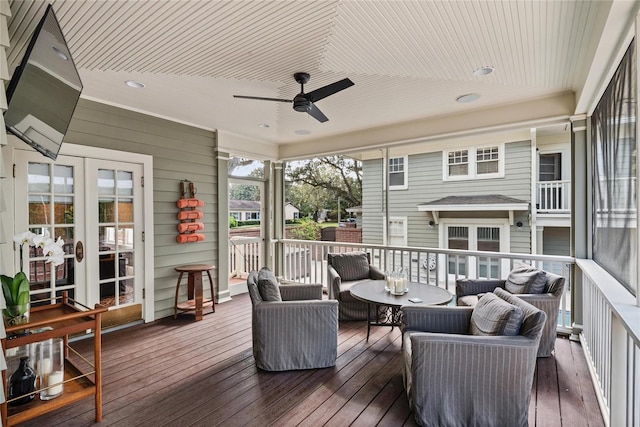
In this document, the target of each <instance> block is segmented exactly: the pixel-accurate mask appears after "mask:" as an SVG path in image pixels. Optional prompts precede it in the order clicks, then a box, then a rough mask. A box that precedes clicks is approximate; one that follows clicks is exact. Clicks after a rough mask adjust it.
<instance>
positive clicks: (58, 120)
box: [4, 5, 82, 160]
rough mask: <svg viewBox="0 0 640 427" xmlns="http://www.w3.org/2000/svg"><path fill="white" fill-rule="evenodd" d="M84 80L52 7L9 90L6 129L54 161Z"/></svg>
mask: <svg viewBox="0 0 640 427" xmlns="http://www.w3.org/2000/svg"><path fill="white" fill-rule="evenodd" d="M81 92H82V82H81V81H80V76H79V75H78V70H77V69H76V66H75V64H74V62H73V59H72V58H71V52H69V48H68V47H67V42H66V41H65V39H64V35H63V34H62V30H61V29H60V24H58V20H57V18H56V15H55V13H54V12H53V8H52V7H51V5H49V6H48V7H47V11H46V12H45V14H44V16H43V17H42V19H41V20H40V23H39V24H38V26H37V27H36V29H35V31H34V33H33V36H31V40H30V42H29V45H28V46H27V49H26V52H25V54H24V57H23V58H22V62H21V63H20V65H19V66H18V67H17V68H16V69H15V71H14V73H13V76H12V77H11V81H10V83H9V86H8V87H7V102H8V108H7V111H5V113H4V121H5V125H6V127H7V130H8V131H9V132H11V133H12V134H14V135H16V136H17V137H18V138H20V139H22V140H23V141H25V142H26V143H27V144H29V145H30V146H32V147H33V148H35V149H36V150H38V151H39V152H41V153H42V154H44V155H45V156H47V157H50V158H51V159H53V160H55V159H56V157H58V152H59V151H60V145H61V144H62V139H63V138H64V135H65V134H66V132H67V129H68V127H69V122H70V121H71V116H73V111H74V110H75V108H76V104H77V103H78V99H79V98H80V93H81Z"/></svg>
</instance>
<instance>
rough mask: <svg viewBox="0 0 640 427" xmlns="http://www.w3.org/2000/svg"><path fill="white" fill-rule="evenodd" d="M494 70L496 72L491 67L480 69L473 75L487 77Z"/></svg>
mask: <svg viewBox="0 0 640 427" xmlns="http://www.w3.org/2000/svg"><path fill="white" fill-rule="evenodd" d="M494 70H495V68H493V67H490V66H485V67H480V68H476V69H475V70H473V75H474V76H486V75H488V74H491V73H493V71H494Z"/></svg>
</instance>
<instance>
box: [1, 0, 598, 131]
mask: <svg viewBox="0 0 640 427" xmlns="http://www.w3.org/2000/svg"><path fill="white" fill-rule="evenodd" d="M46 4H47V3H45V2H41V1H18V0H14V1H12V2H11V4H10V6H11V11H12V17H11V20H10V21H9V34H10V38H11V42H12V46H11V48H10V50H9V51H8V56H9V65H10V70H12V69H13V67H15V66H16V65H17V63H18V62H19V60H20V58H21V55H22V53H23V49H24V46H25V43H27V42H28V40H29V37H30V34H31V31H32V30H33V28H34V26H35V25H36V23H37V21H38V20H39V19H40V17H41V16H42V14H43V13H44V9H45V7H46ZM52 4H53V7H54V10H55V12H56V15H57V17H58V19H59V21H60V23H61V26H62V29H63V32H64V33H65V36H66V39H67V41H68V43H69V45H70V49H71V52H72V54H73V57H74V60H75V61H76V63H77V65H78V66H79V69H80V70H79V71H80V75H81V78H82V80H83V83H84V91H83V96H85V97H88V98H90V99H94V100H100V101H103V102H107V103H110V104H115V105H120V106H124V107H125V108H130V109H132V110H136V111H143V112H148V113H151V114H154V115H158V116H161V117H167V118H171V119H174V120H177V121H182V122H187V123H191V124H195V125H198V126H201V127H205V128H211V129H223V130H225V131H228V132H231V133H234V134H238V135H243V136H246V137H250V138H255V139H256V140H260V141H266V142H271V143H276V144H284V143H293V142H304V141H306V140H309V139H313V138H321V137H327V136H331V135H338V134H344V133H347V132H357V131H359V130H362V129H370V128H372V127H376V126H381V125H387V124H393V123H399V122H403V121H408V120H416V119H421V118H428V117H438V116H445V115H448V114H454V113H459V112H461V111H465V110H471V109H479V108H487V107H491V106H496V105H505V104H510V103H514V102H522V101H527V100H531V99H538V98H541V97H545V96H550V95H554V94H560V93H563V92H567V91H573V92H576V93H577V92H579V91H580V90H581V88H582V87H583V85H584V83H585V79H586V77H587V71H588V70H589V68H590V66H591V63H592V61H593V55H594V53H595V51H596V48H597V45H598V41H599V39H600V38H601V37H602V34H601V33H602V31H603V29H604V25H605V21H606V18H607V14H608V13H609V8H610V2H603V1H587V0H584V1H562V0H557V1H524V0H523V1H478V0H461V1H427V0H423V1H346V0H334V1H249V0H237V1H188V0H163V1H126V0H96V1H78V0H76V1H61V0H54V1H53V2H52ZM482 66H492V67H495V72H493V73H492V74H490V75H487V76H484V77H476V76H474V75H473V74H472V72H473V71H474V70H475V69H477V68H478V67H482ZM297 71H305V72H308V73H310V74H311V80H310V82H309V83H308V84H307V85H306V86H305V89H306V91H307V92H308V91H311V90H314V89H316V88H318V87H321V86H323V85H326V84H329V83H332V82H334V81H336V80H340V79H343V78H345V77H348V78H350V79H351V80H352V81H353V82H354V83H355V86H353V87H350V88H348V89H346V90H344V91H342V92H339V93H337V94H335V95H332V96H330V97H328V98H326V99H323V100H321V101H319V102H318V104H317V106H318V107H319V108H320V109H321V110H322V111H323V112H324V113H325V114H326V115H327V116H328V117H329V121H328V122H326V123H319V122H317V121H316V120H314V119H313V118H312V117H310V116H308V115H307V114H304V113H299V112H295V111H293V109H292V108H291V105H290V104H284V103H277V102H267V101H257V100H246V99H235V98H233V97H232V95H233V94H239V95H252V96H261V97H279V98H288V99H291V98H293V97H294V96H295V95H296V94H297V93H298V92H299V86H298V84H297V83H296V82H295V81H294V80H293V77H292V75H293V73H294V72H297ZM125 80H136V81H139V82H142V83H144V84H145V85H146V87H145V88H143V89H132V88H130V87H128V86H126V85H125V84H124V81H125ZM467 93H477V94H479V95H480V98H479V99H478V100H477V101H475V102H472V103H468V104H460V103H457V102H456V101H455V100H456V98H457V97H458V96H460V95H463V94H467ZM259 124H267V125H268V126H269V127H259V126H258V125H259ZM301 131H302V132H301ZM296 132H297V133H296ZM307 132H308V134H306V135H300V133H307Z"/></svg>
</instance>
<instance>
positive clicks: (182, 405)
mask: <svg viewBox="0 0 640 427" xmlns="http://www.w3.org/2000/svg"><path fill="white" fill-rule="evenodd" d="M250 307H251V303H250V301H249V297H248V295H240V296H236V297H234V298H233V301H231V302H228V303H224V304H218V305H216V312H215V313H212V314H207V315H205V316H204V319H203V320H202V321H200V322H195V321H193V316H192V315H190V314H182V315H179V316H178V319H173V318H171V317H170V318H165V319H160V320H158V321H156V322H152V323H149V324H144V325H137V326H134V327H131V328H126V329H122V330H119V331H114V332H110V333H107V334H104V335H103V358H102V360H103V421H102V423H101V424H95V423H94V421H93V419H94V411H93V399H85V400H83V401H81V402H78V403H75V404H73V405H70V406H68V407H66V408H62V409H60V410H57V411H55V412H52V413H49V414H46V415H44V416H42V417H39V418H36V419H34V420H32V421H29V422H27V423H25V424H24V425H25V426H65V427H67V426H78V427H84V426H92V425H100V426H123V427H125V426H126V427H130V426H153V427H160V426H163V425H166V426H175V425H180V426H215V425H222V426H234V427H235V426H243V425H248V426H256V427H257V426H266V425H276V426H290V425H308V426H318V425H327V426H345V425H353V426H374V425H378V426H411V427H413V426H415V425H416V423H415V420H414V419H413V415H412V414H411V412H410V411H409V405H408V401H407V397H406V394H405V392H404V387H403V383H402V359H401V357H400V341H401V340H400V333H399V331H398V329H397V328H395V329H394V330H393V331H391V330H390V328H386V327H384V328H383V327H374V328H372V331H371V337H370V338H369V341H368V342H367V341H366V325H365V324H364V323H363V322H343V323H341V324H340V330H339V337H338V359H337V361H336V366H335V367H332V368H326V369H313V370H306V371H292V372H264V371H260V370H258V369H256V367H255V364H254V361H253V355H252V352H251V309H250ZM74 347H76V348H77V349H78V350H80V351H81V353H82V354H85V355H86V356H88V358H91V351H92V341H91V340H83V341H80V342H77V343H74ZM529 420H530V425H531V426H540V427H542V426H544V427H546V426H556V425H557V426H587V425H589V426H596V427H600V426H603V425H604V422H603V421H602V417H601V415H600V411H599V408H598V404H597V399H596V396H595V393H594V391H593V385H592V383H591V379H590V377H589V372H588V368H587V365H586V361H585V359H584V355H583V354H582V348H581V346H580V344H579V343H576V342H573V341H569V340H567V339H566V338H558V340H557V341H556V354H555V355H554V356H551V357H549V358H545V359H538V368H537V370H536V376H535V379H534V386H533V391H532V399H531V405H530V412H529Z"/></svg>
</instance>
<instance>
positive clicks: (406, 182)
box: [383, 154, 409, 191]
mask: <svg viewBox="0 0 640 427" xmlns="http://www.w3.org/2000/svg"><path fill="white" fill-rule="evenodd" d="M399 158H402V159H403V163H402V164H403V165H404V171H403V172H404V184H403V185H391V184H389V191H392V190H407V189H408V188H409V156H408V155H406V154H405V155H404V156H391V157H389V158H388V159H387V173H386V175H389V174H390V173H391V172H390V171H389V161H390V160H391V159H399ZM385 179H387V177H386V176H385ZM383 184H385V183H384V181H383Z"/></svg>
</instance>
